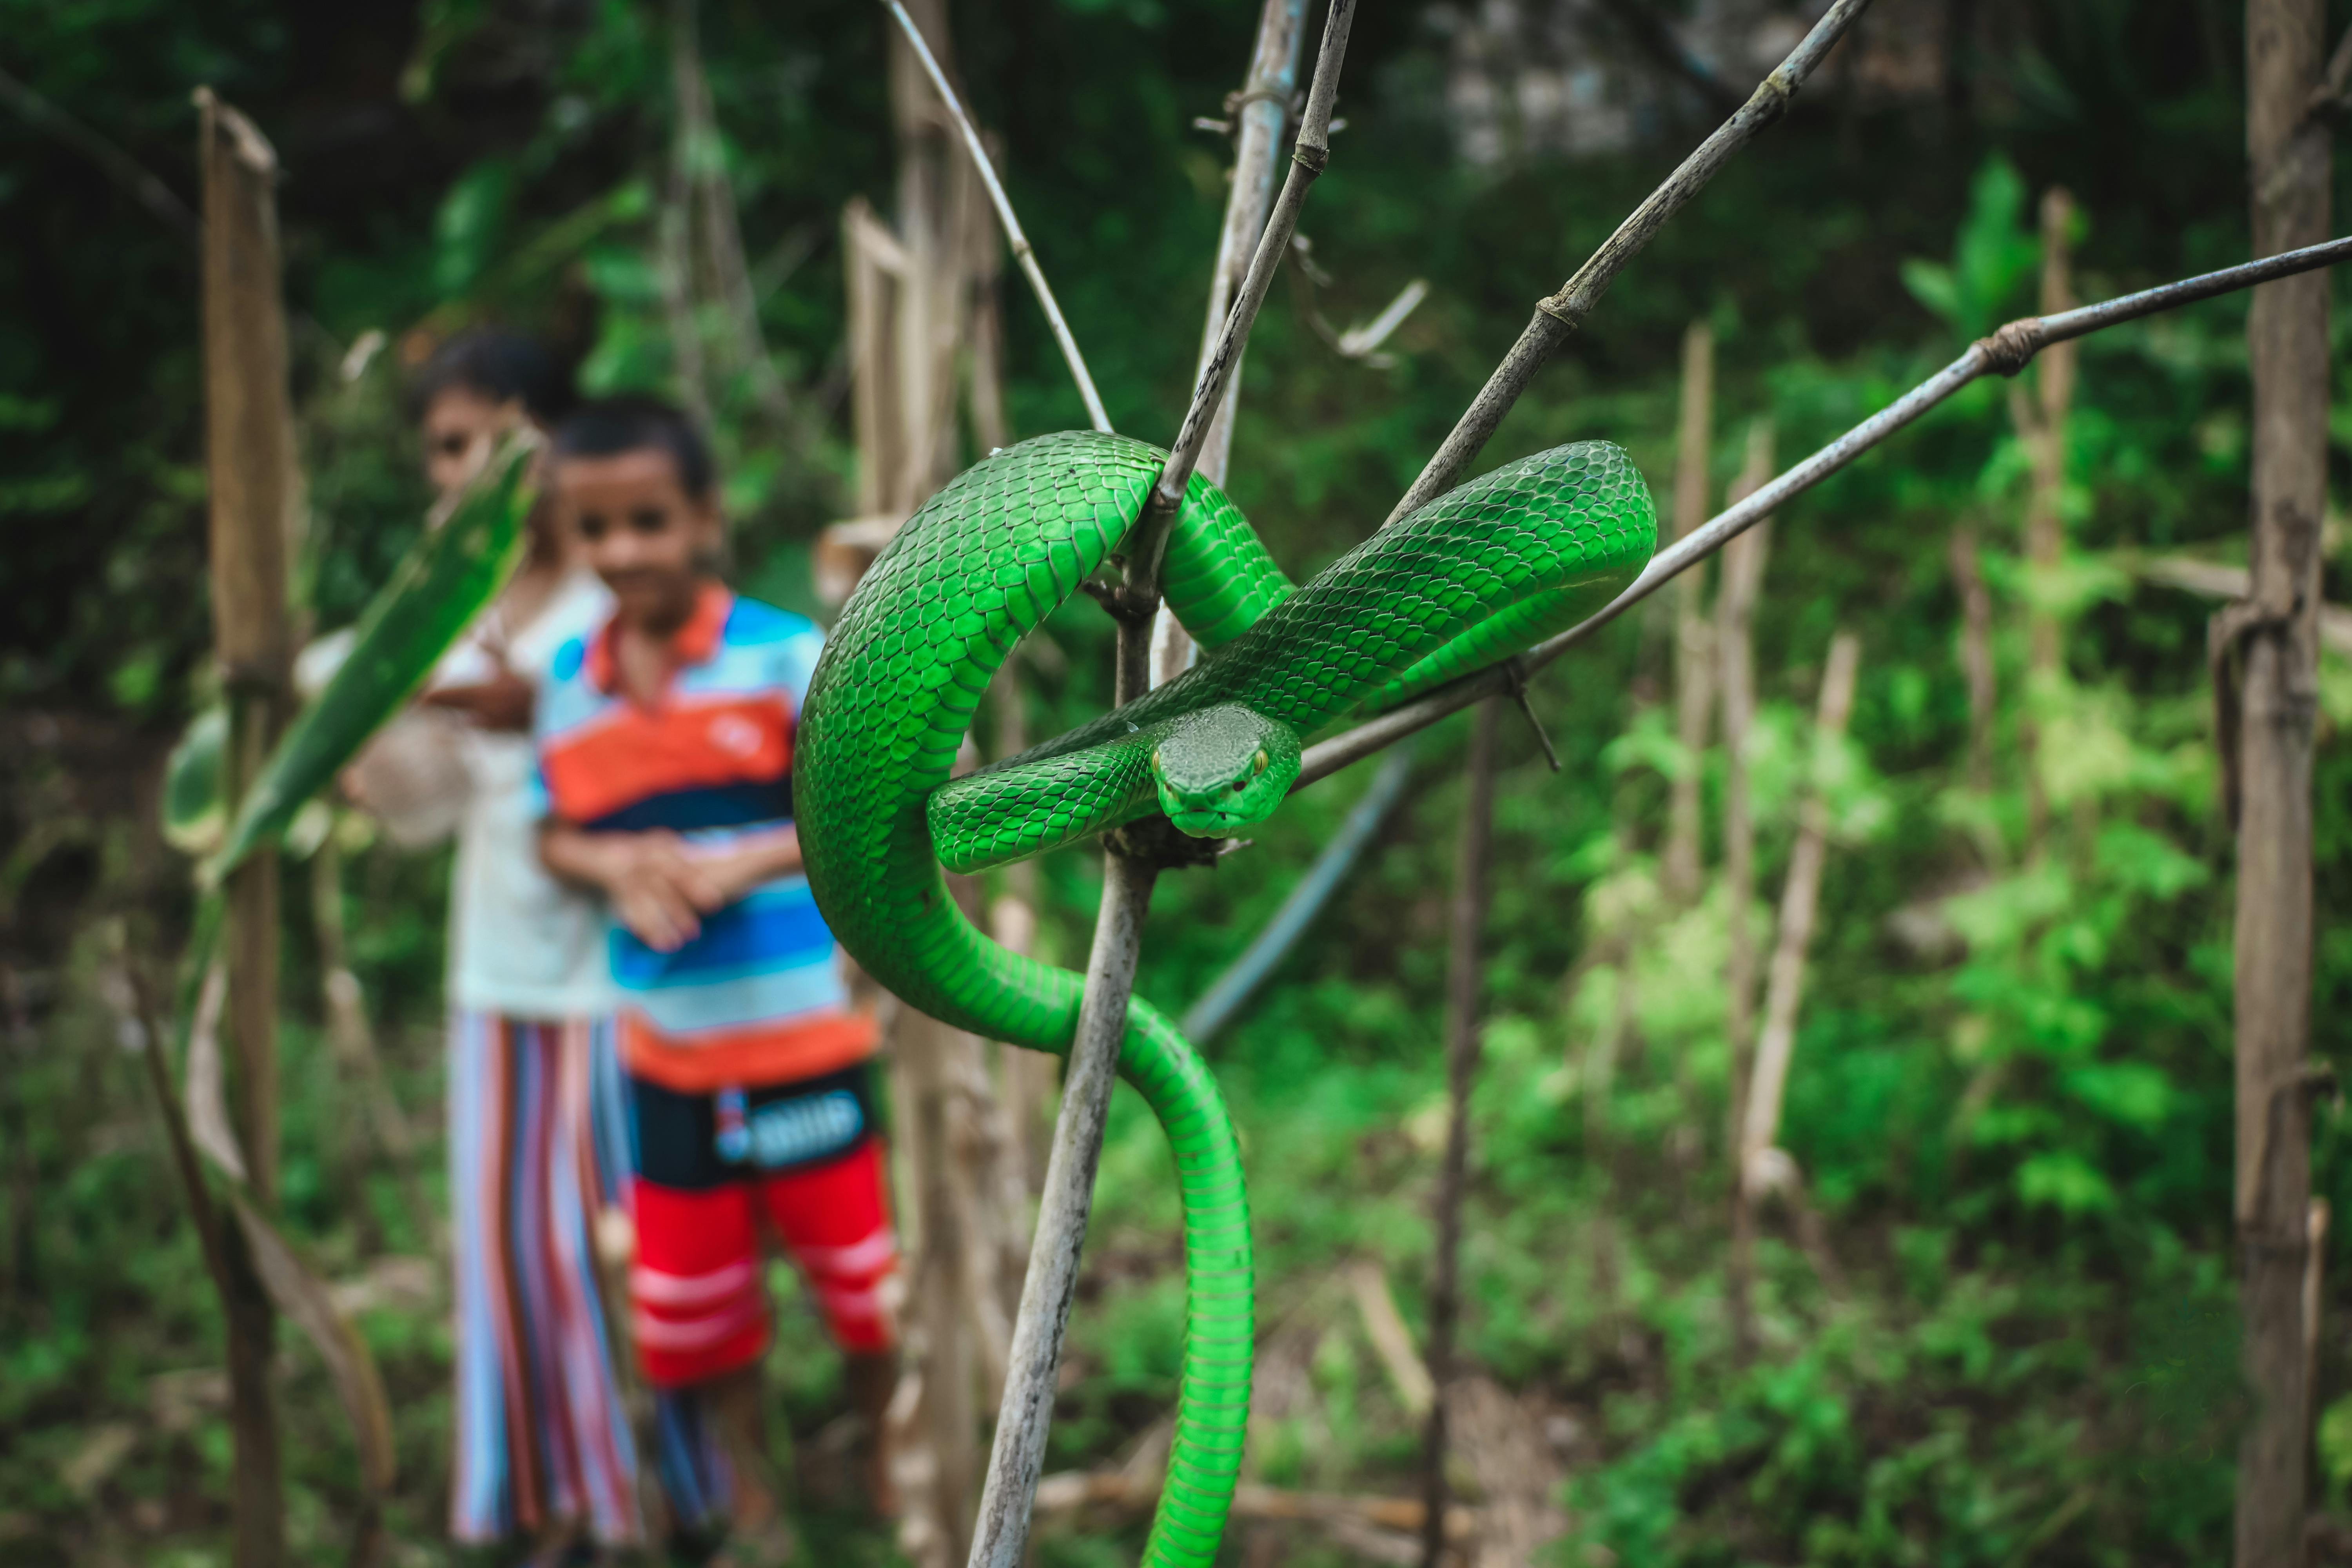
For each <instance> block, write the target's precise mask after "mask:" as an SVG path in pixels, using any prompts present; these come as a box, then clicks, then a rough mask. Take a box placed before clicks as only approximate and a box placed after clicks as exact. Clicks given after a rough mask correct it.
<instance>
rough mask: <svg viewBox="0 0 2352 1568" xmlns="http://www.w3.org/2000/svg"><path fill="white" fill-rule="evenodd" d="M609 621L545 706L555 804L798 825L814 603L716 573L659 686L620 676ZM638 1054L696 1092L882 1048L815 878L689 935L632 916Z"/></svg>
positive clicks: (687, 828)
mask: <svg viewBox="0 0 2352 1568" xmlns="http://www.w3.org/2000/svg"><path fill="white" fill-rule="evenodd" d="M613 642H614V627H613V625H612V624H611V623H610V622H609V621H608V622H607V623H606V624H605V625H604V626H603V627H601V628H600V629H599V630H597V631H596V632H595V633H594V634H593V636H592V637H588V638H587V639H585V640H584V641H574V642H572V643H571V644H569V645H567V646H566V647H564V648H563V649H562V651H561V652H559V653H558V654H557V655H556V658H555V663H554V668H553V670H552V672H551V679H549V681H548V683H547V684H546V685H545V686H544V687H542V688H541V692H540V698H539V708H538V716H537V719H536V721H535V725H534V727H535V730H536V738H537V741H538V749H539V787H540V788H541V791H542V792H543V795H542V806H543V814H544V815H546V816H553V817H556V818H559V819H561V820H562V821H565V822H569V823H572V824H573V825H574V826H579V827H581V828H583V829H585V830H587V831H588V832H591V833H642V832H648V831H652V830H655V829H661V828H667V829H668V830H670V831H672V832H674V833H677V835H678V836H679V837H682V838H684V839H685V840H686V841H687V842H688V844H689V845H695V844H710V845H717V844H724V843H730V842H737V841H740V840H742V839H744V838H746V837H754V836H757V835H761V834H765V833H774V832H779V831H782V830H785V829H788V828H790V827H791V826H792V820H793V784H792V780H793V768H792V764H793V731H794V729H795V727H796V724H797V721H798V718H799V714H800V705H801V701H802V700H803V697H805V696H806V694H807V692H808V685H809V679H810V677H811V676H812V675H813V674H814V671H815V668H816V658H817V654H818V652H819V650H820V649H821V648H822V647H824V634H823V633H822V632H820V631H819V630H818V629H817V628H816V626H814V624H812V623H811V622H809V621H807V620H804V619H803V618H802V617H801V616H795V615H792V614H790V613H788V612H786V611H783V610H779V609H777V608H775V607H774V606H772V605H763V604H761V603H759V602H758V601H757V600H752V599H743V598H738V597H737V596H736V595H733V594H730V593H729V592H728V591H727V590H726V589H725V588H722V587H719V585H717V584H709V585H708V586H706V587H705V588H704V589H703V591H702V595H701V596H700V598H699V599H698V601H697V603H696V605H695V610H694V614H693V616H691V617H690V618H689V619H688V622H687V624H686V625H685V626H682V627H680V628H679V629H678V632H677V637H675V639H674V640H673V642H672V645H671V646H672V648H673V651H674V652H675V653H676V655H677V660H676V670H675V673H674V674H673V675H672V676H671V678H670V681H669V684H668V687H667V689H666V690H665V691H664V692H663V693H662V696H661V698H660V700H658V701H657V702H655V703H653V704H651V705H646V704H642V703H639V702H636V701H634V700H631V699H630V698H629V697H627V696H626V695H625V694H624V693H623V692H622V691H621V690H620V688H619V683H618V681H617V680H616V679H615V678H614V675H615V672H614V654H613ZM610 940H611V943H612V959H613V979H614V985H615V988H616V989H617V991H618V993H619V998H620V1003H621V1008H620V1012H621V1019H620V1023H621V1028H620V1036H621V1050H622V1059H623V1060H624V1062H625V1063H626V1064H627V1066H628V1069H629V1071H630V1072H631V1073H632V1074H634V1075H635V1076H636V1077H639V1078H642V1079H648V1080H650V1081H652V1082H655V1083H658V1084H661V1085H662V1086H663V1087H665V1088H667V1089H674V1090H677V1091H678V1092H681V1093H690V1094H698V1093H709V1092H713V1091H715V1090H718V1089H727V1088H732V1087H739V1086H750V1085H763V1084H775V1083H788V1082H793V1081H795V1080H798V1079H806V1078H813V1077H816V1076H818V1075H820V1074H823V1073H828V1072H835V1071H838V1070H839V1069H841V1068H845V1067H847V1066H849V1065H851V1064H853V1063H855V1062H858V1061H862V1060H864V1059H865V1058H867V1057H868V1056H870V1055H872V1054H873V1050H874V1041H875V1031H874V1025H873V1020H872V1019H871V1018H870V1017H869V1016H866V1015H865V1014H863V1013H860V1012H857V1011H856V1010H854V1009H853V1008H852V1007H851V1006H850V1005H849V997H848V994H847V991H846V989H845V986H844V984H843V983H842V978H841V967H840V964H839V963H838V962H837V960H836V957H835V952H834V942H833V933H832V932H831V931H828V930H826V929H825V924H824V918H823V917H822V916H820V915H819V914H818V913H817V908H816V900H815V899H814V897H813V896H812V895H811V894H810V892H809V886H808V879H807V878H805V877H803V876H800V875H798V874H794V875H791V876H785V877H780V878H778V879H775V880H774V881H772V882H768V883H766V884H764V885H763V886H761V887H759V888H757V889H753V890H752V891H751V892H750V893H748V894H746V895H745V896H744V897H743V898H741V899H740V900H737V901H736V902H734V903H732V904H730V905H729V906H727V907H726V908H725V909H723V910H718V911H716V912H714V913H712V914H709V915H707V916H705V917H704V918H703V921H702V929H701V931H699V932H698V934H697V935H696V936H695V937H694V938H693V939H692V940H691V941H689V942H687V943H686V944H685V945H683V946H681V947H680V948H678V949H677V951H676V952H656V950H654V949H653V948H651V947H648V946H646V944H645V943H644V942H640V941H638V940H637V938H636V937H635V935H634V934H632V933H631V932H630V931H628V930H627V928H625V927H624V926H622V925H621V924H620V923H619V922H618V921H614V923H613V927H612V932H611V938H610Z"/></svg>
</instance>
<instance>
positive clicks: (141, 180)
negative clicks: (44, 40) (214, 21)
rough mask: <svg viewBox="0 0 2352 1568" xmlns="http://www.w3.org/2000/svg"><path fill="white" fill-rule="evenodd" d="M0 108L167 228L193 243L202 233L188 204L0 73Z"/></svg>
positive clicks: (124, 155) (99, 136)
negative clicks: (81, 160)
mask: <svg viewBox="0 0 2352 1568" xmlns="http://www.w3.org/2000/svg"><path fill="white" fill-rule="evenodd" d="M0 103H5V104H6V105H7V106H8V107H9V108H11V109H13V110H16V112H17V114H18V115H19V116H21V117H22V118H23V119H24V120H25V121H26V123H27V124H30V125H34V126H37V127H38V128H39V129H41V130H43V131H46V132H49V134H51V135H52V136H55V137H56V138H57V139H58V141H60V142H64V143H65V144H66V145H67V146H68V147H71V148H72V149H73V150H74V151H75V152H77V153H80V154H81V155H82V156H83V157H85V158H87V159H89V161H90V162H91V163H95V164H97V165H98V166H99V168H100V169H101V170H103V171H104V172H105V174H106V177H107V178H108V179H110V180H112V181H113V182H114V183H115V184H118V185H120V186H121V187H122V189H123V190H124V191H125V192H127V193H128V194H129V195H130V196H131V199H132V200H134V201H136V202H137V203H138V204H139V205H141V206H142V207H145V208H146V209H147V210H148V211H149V212H150V213H152V214H153V215H154V216H155V217H157V218H158V219H160V220H161V221H162V222H163V224H164V225H165V226H168V227H171V228H173V229H176V230H178V231H179V232H180V233H181V234H182V235H183V236H184V237H187V238H189V239H194V238H195V237H196V236H197V234H198V233H199V232H200V231H201V230H202V229H203V227H204V224H203V221H202V220H201V219H199V218H198V217H197V216H196V215H195V214H194V213H192V212H190V211H189V210H188V204H187V203H185V202H184V201H182V200H181V199H180V198H179V197H178V196H177V195H173V192H172V187H171V186H169V185H167V184H164V183H163V181H162V180H160V179H158V178H157V177H156V176H155V175H154V174H152V173H151V172H150V171H148V170H147V169H146V168H144V167H142V165H141V163H139V160H137V159H136V158H133V157H132V156H131V154H130V153H126V152H124V151H123V150H122V149H121V148H120V147H118V146H116V145H115V144H114V143H113V142H111V141H110V140H108V139H107V138H106V137H105V136H104V135H102V134H101V133H100V132H97V131H95V130H93V129H91V128H90V127H89V126H88V125H86V124H84V123H83V122H82V121H79V120H78V119H76V118H75V117H74V116H73V115H71V114H68V113H67V112H66V111H65V110H62V109H60V108H58V106H57V105H56V104H54V103H52V102H50V101H49V100H47V98H45V97H43V96H42V95H41V94H40V93H38V92H36V91H35V90H33V89H32V88H30V87H28V86H26V84H25V83H24V82H22V81H19V80H18V79H16V78H15V77H13V76H11V75H9V74H8V73H7V72H6V71H5V70H0Z"/></svg>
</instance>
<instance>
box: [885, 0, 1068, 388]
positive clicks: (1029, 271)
mask: <svg viewBox="0 0 2352 1568" xmlns="http://www.w3.org/2000/svg"><path fill="white" fill-rule="evenodd" d="M882 3H883V5H885V6H887V8H888V9H889V12H890V15H891V16H895V17H897V18H898V26H899V29H900V30H901V31H903V32H904V33H905V34H906V35H907V42H908V45H910V46H911V47H913V49H914V51H915V58H916V59H918V60H919V61H920V62H921V63H922V67H923V74H924V75H926V76H928V77H929V78H930V79H931V87H932V89H933V90H935V91H936V92H938V94H939V95H940V102H941V103H944V104H945V105H947V110H948V114H949V116H950V118H951V119H953V120H954V121H955V124H956V130H957V132H958V133H960V134H961V136H962V137H963V144H964V147H965V149H966V150H967V151H968V152H970V153H971V162H972V167H973V168H975V169H977V170H978V171H979V172H980V179H981V184H983V185H986V186H987V187H988V200H989V203H990V205H992V206H994V207H995V208H996V221H997V222H999V223H1001V224H1003V226H1004V238H1005V242H1006V243H1007V244H1008V245H1010V246H1011V247H1013V259H1014V260H1015V261H1017V262H1018V263H1020V266H1021V275H1022V276H1023V277H1024V278H1026V279H1029V287H1030V289H1031V290H1032V291H1033V292H1034V293H1035V295H1036V296H1037V304H1038V306H1039V308H1040V309H1042V310H1044V311H1045V324H1046V326H1048V327H1049V328H1051V329H1052V331H1053V333H1054V342H1055V343H1057V344H1058V345H1060V347H1061V350H1062V360H1063V363H1066V364H1067V365H1068V366H1069V367H1070V379H1071V380H1073V381H1075V382H1076V383H1077V384H1078V397H1079V400H1080V401H1082V402H1083V403H1085V404H1086V405H1087V418H1088V419H1089V420H1092V421H1093V422H1094V427H1095V428H1096V429H1097V430H1102V431H1108V430H1109V429H1110V416H1109V415H1108V414H1107V413H1105V412H1104V411H1103V401H1102V394H1100V393H1098V392H1097V391H1096V390H1095V378H1094V376H1093V374H1091V373H1090V372H1088V371H1087V361H1086V356H1085V355H1083V354H1081V353H1078V341H1077V339H1076V338H1074V337H1072V336H1071V335H1070V323H1069V322H1068V321H1065V320H1063V318H1062V307H1061V305H1060V304H1059V303H1058V302H1057V301H1056V300H1055V298H1054V289H1053V285H1051V284H1049V283H1047V282H1046V281H1045V270H1044V269H1043V268H1040V267H1039V266H1038V265H1037V253H1036V252H1035V251H1034V249H1032V248H1031V247H1030V245H1029V236H1028V234H1027V233H1026V232H1025V231H1024V229H1023V228H1022V226H1021V219H1020V218H1019V216H1016V215H1015V214H1014V213H1013V198H1012V197H1010V196H1008V195H1005V194H1004V184H1003V181H1001V180H999V179H998V178H997V177H996V165H995V164H993V163H991V162H990V161H989V157H988V149H987V147H986V146H985V145H983V144H982V142H981V139H980V132H978V131H977V130H975V129H974V128H973V126H972V123H971V116H970V115H968V114H966V113H965V112H964V110H963V100H961V99H960V98H958V97H957V96H956V93H955V89H953V88H951V87H950V86H949V85H948V79H947V73H946V72H945V71H942V70H941V69H940V62H939V61H938V60H937V59H935V58H932V56H931V50H930V46H929V45H928V44H926V43H924V42H923V33H922V29H921V28H919V27H918V26H915V19H914V18H913V17H912V16H908V15H907V7H906V6H904V5H900V4H899V0H882Z"/></svg>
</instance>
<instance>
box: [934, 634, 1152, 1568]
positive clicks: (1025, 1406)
mask: <svg viewBox="0 0 2352 1568" xmlns="http://www.w3.org/2000/svg"><path fill="white" fill-rule="evenodd" d="M1122 631H1124V628H1122ZM1103 872H1104V875H1103V893H1102V905H1101V908H1100V909H1099V910H1098V911H1097V915H1096V919H1095V942H1094V949H1093V952H1092V954H1091V956H1090V957H1089V959H1088V961H1087V990H1086V1000H1085V1001H1084V1002H1083V1003H1082V1004H1081V1005H1080V1006H1079V1011H1078V1027H1077V1039H1076V1044H1075V1045H1074V1046H1073V1047H1071V1051H1070V1066H1069V1071H1068V1073H1067V1075H1066V1077H1065V1078H1064V1079H1063V1082H1062V1111H1061V1116H1060V1118H1059V1119H1058V1120H1057V1121H1055V1124H1054V1151H1053V1153H1052V1154H1051V1155H1050V1156H1049V1157H1048V1158H1047V1160H1046V1163H1045V1197H1044V1199H1043V1200H1042V1202H1041V1203H1040V1205H1039V1207H1038V1211H1037V1230H1036V1235H1035V1238H1034V1240H1033V1242H1032V1243H1031V1245H1030V1249H1029V1273H1028V1277H1027V1279H1024V1281H1023V1283H1022V1287H1021V1312H1020V1316H1019V1317H1018V1318H1017V1319H1016V1320H1015V1321H1014V1323H1013V1353H1012V1359H1011V1363H1010V1365H1009V1367H1008V1370H1007V1371H1006V1373H1005V1378H1004V1399H1003V1404H1002V1405H1000V1406H999V1408H998V1411H997V1416H996V1440H995V1443H994V1445H993V1446H992V1447H991V1448H990V1450H989V1455H988V1479H987V1481H986V1483H985V1484H984V1486H983V1488H982V1492H981V1498H980V1520H979V1523H978V1526H977V1527H976V1529H975V1531H974V1532H973V1536H972V1542H971V1559H970V1561H971V1568H1015V1565H1016V1564H1018V1563H1020V1562H1021V1561H1022V1556H1023V1553H1024V1551H1025V1550H1026V1548H1027V1545H1028V1541H1029V1518H1030V1511H1031V1507H1032V1504H1033V1503H1034V1500H1035V1496H1036V1491H1037V1477H1038V1474H1039V1473H1040V1472H1041V1471H1042V1470H1043V1469H1044V1468H1045V1433H1046V1429H1047V1427H1048V1426H1051V1425H1052V1422H1053V1416H1054V1387H1055V1378H1056V1376H1057V1374H1058V1373H1059V1372H1060V1369H1061V1361H1062V1335H1063V1332H1064V1331H1065V1330H1066V1329H1067V1328H1068V1326H1069V1321H1070V1302H1071V1300H1073V1299H1074V1298H1075V1297H1076V1294H1077V1289H1078V1256H1079V1251H1080V1249H1081V1247H1083V1246H1084V1245H1085V1242H1086V1236H1087V1215H1089V1214H1090V1213H1091V1212H1092V1210H1093V1207H1094V1187H1095V1167H1096V1164H1097V1162H1098V1161H1099V1160H1100V1159H1101V1157H1102V1137H1103V1125H1104V1122H1105V1121H1106V1120H1107V1119H1108V1115H1109V1111H1110V1090H1111V1085H1112V1084H1113V1083H1114V1082H1115V1081H1117V1079H1118V1049H1119V1043H1120V1041H1121V1040H1122V1039H1123V1038H1124V1037H1125V1036H1126V1033H1127V1002H1128V997H1129V995H1130V994H1132V992H1133V991H1134V988H1135V963H1136V957H1137V954H1138V952H1139V949H1140V947H1141V944H1142V939H1143V916H1144V910H1145V909H1146V907H1147V906H1148V905H1149V903H1150V899H1151V884H1152V881H1153V879H1154V878H1155V876H1156V875H1157V873H1156V871H1155V870H1154V868H1152V867H1151V866H1150V863H1148V862H1146V861H1143V860H1139V859H1136V858H1130V857H1129V856H1126V855H1120V854H1118V853H1110V854H1107V855H1105V856H1104V857H1103Z"/></svg>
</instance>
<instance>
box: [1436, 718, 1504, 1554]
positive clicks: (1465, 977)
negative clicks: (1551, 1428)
mask: <svg viewBox="0 0 2352 1568" xmlns="http://www.w3.org/2000/svg"><path fill="white" fill-rule="evenodd" d="M1502 713H1503V700H1502V699H1501V698H1499V697H1489V698H1487V699H1486V700H1485V701H1483V702H1481V703H1479V704H1478V708H1477V711H1476V714H1475V719H1474V721H1473V724H1472V727H1471V731H1470V756H1469V761H1468V764H1467V768H1468V774H1469V781H1470V792H1469V799H1468V800H1467V801H1466V802H1465V804H1464V805H1463V808H1462V839H1461V845H1460V847H1459V848H1458V850H1457V851H1456V852H1455V858H1454V910H1453V920H1452V922H1451V926H1450V930H1449V931H1448V936H1447V943H1446V951H1445V1088H1446V1098H1447V1104H1448V1114H1447V1118H1446V1124H1445V1164H1444V1168H1443V1170H1442V1171H1441V1172H1440V1173H1439V1175H1438V1178H1437V1258H1436V1262H1435V1268H1434V1272H1433V1278H1432V1279H1431V1282H1430V1289H1429V1351H1428V1354H1427V1355H1426V1357H1425V1358H1424V1359H1425V1360H1426V1362H1427V1363H1428V1366H1429V1376H1430V1381H1431V1383H1432V1384H1433V1397H1432V1398H1431V1399H1430V1402H1429V1424H1428V1426H1427V1427H1426V1429H1425V1430H1424V1432H1423V1438H1422V1449H1421V1500H1422V1531H1421V1562H1422V1568H1438V1564H1439V1563H1441V1562H1442V1561H1443V1560H1444V1552H1445V1498H1446V1484H1445V1447H1446V1436H1445V1391H1446V1384H1448V1383H1449V1382H1451V1381H1452V1378H1453V1375H1454V1326H1455V1324H1456V1322H1457V1321H1459V1319H1460V1317H1461V1312H1462V1281H1461V1268H1462V1188H1463V1184H1464V1181H1465V1174H1466V1172H1467V1169H1468V1166H1469V1160H1470V1085H1471V1080H1472V1079H1474V1078H1475V1077H1476V1076H1477V1071H1478V990H1479V982H1480V981H1481V980H1483V979H1484V978H1485V972H1484V970H1483V969H1482V968H1481V967H1480V963H1479V940H1478V939H1479V933H1480V932H1481V931H1483V930H1484V929H1485V927H1486V880H1487V878H1486V871H1487V862H1488V860H1489V858H1491V852H1492V848H1493V843H1494V830H1495V731H1496V728H1497V727H1498V726H1499V724H1500V723H1501V721H1502Z"/></svg>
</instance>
